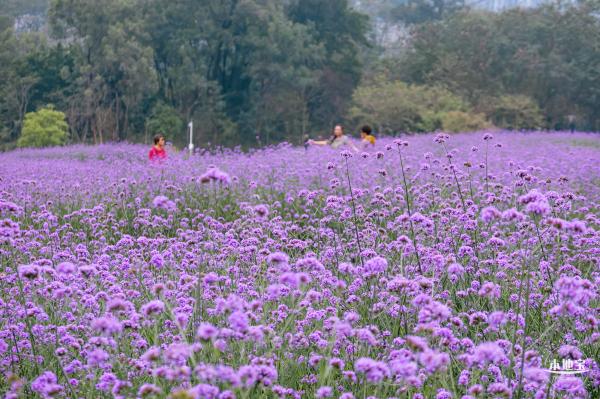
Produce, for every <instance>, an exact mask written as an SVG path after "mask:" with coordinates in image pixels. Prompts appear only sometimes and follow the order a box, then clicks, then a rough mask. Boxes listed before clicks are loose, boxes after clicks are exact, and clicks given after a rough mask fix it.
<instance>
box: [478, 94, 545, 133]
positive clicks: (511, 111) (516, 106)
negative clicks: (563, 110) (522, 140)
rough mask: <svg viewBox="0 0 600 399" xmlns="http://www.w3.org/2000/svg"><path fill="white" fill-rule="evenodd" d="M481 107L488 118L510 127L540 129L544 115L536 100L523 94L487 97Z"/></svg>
mask: <svg viewBox="0 0 600 399" xmlns="http://www.w3.org/2000/svg"><path fill="white" fill-rule="evenodd" d="M485 102H486V104H485V105H484V106H483V107H481V108H482V109H483V110H484V112H485V113H486V114H487V117H488V119H489V120H490V121H491V122H492V123H493V124H494V125H496V126H498V127H501V128H504V129H510V130H521V129H538V128H540V127H541V126H542V125H543V116H542V111H541V110H540V107H539V106H538V105H537V103H536V102H535V100H533V99H532V98H530V97H527V96H523V95H506V96H501V97H498V98H492V99H487V100H486V101H485Z"/></svg>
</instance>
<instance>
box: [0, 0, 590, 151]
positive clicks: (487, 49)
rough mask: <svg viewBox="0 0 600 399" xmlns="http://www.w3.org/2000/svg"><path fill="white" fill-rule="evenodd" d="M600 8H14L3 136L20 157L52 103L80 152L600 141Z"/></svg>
mask: <svg viewBox="0 0 600 399" xmlns="http://www.w3.org/2000/svg"><path fill="white" fill-rule="evenodd" d="M470 4H471V5H472V4H473V3H470ZM598 11H599V7H598V2H597V1H585V2H569V3H557V4H552V3H551V4H546V5H541V6H539V7H536V8H515V9H508V10H505V11H502V12H490V11H486V10H482V9H479V8H473V7H469V6H468V4H466V3H465V2H464V1H462V0H435V1H429V0H371V1H358V0H355V1H348V0H284V1H281V0H245V1H241V0H223V1H219V2H198V1H195V0H180V1H176V2H174V1H169V0H150V1H148V0H100V1H98V0H0V14H2V15H1V16H0V74H1V76H2V77H3V79H2V80H1V81H0V139H1V141H2V148H3V149H9V148H13V147H14V146H16V145H17V143H18V140H19V137H22V135H23V134H24V132H23V129H24V119H25V115H26V114H28V113H30V112H35V111H37V110H40V109H44V107H46V106H48V105H52V106H53V107H54V109H55V110H56V111H60V112H63V113H64V115H65V118H66V121H67V122H68V127H69V129H68V137H67V139H66V140H67V141H68V142H87V143H102V142H107V141H120V140H128V141H137V142H146V143H149V141H150V138H151V137H152V135H153V134H155V133H156V132H157V131H161V132H163V133H165V134H166V135H167V136H168V139H169V140H171V141H173V142H175V143H176V144H177V145H178V146H183V145H184V144H185V140H186V137H187V131H186V129H187V122H188V121H189V120H192V119H193V120H194V126H195V141H196V145H197V146H206V145H208V143H210V144H211V145H238V144H241V145H244V146H253V145H259V144H263V145H264V144H272V143H276V142H280V141H283V140H287V141H290V142H293V143H300V142H301V140H302V137H303V135H304V134H310V135H311V136H313V137H315V136H324V135H326V134H328V131H329V129H330V128H331V126H332V125H333V124H334V123H338V122H343V123H346V124H347V125H349V127H350V128H354V127H356V126H358V125H360V124H362V123H371V124H373V125H374V126H375V127H376V128H377V131H378V132H379V133H385V134H397V133H400V132H424V131H431V130H437V129H443V130H448V131H461V130H475V129H480V128H484V127H490V126H492V125H493V126H497V127H500V128H507V129H566V128H568V127H569V124H570V123H571V122H572V121H573V120H575V121H576V122H575V123H576V125H577V128H579V129H589V130H598V129H600V68H598V65H600V48H599V47H600V19H599V18H598ZM367 14H369V15H367ZM390 32H393V33H394V34H393V35H391V34H390ZM384 36H385V40H384V39H382V37H384ZM570 121H571V122H570ZM22 142H23V141H21V143H22Z"/></svg>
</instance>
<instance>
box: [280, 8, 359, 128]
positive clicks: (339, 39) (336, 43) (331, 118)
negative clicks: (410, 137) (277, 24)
mask: <svg viewBox="0 0 600 399" xmlns="http://www.w3.org/2000/svg"><path fill="white" fill-rule="evenodd" d="M287 12H288V15H289V16H290V18H291V19H292V20H293V21H295V22H298V23H301V24H303V25H306V26H308V27H309V32H310V34H311V35H312V36H313V37H314V38H315V40H316V41H317V42H318V43H322V45H323V47H324V50H325V59H324V61H323V65H322V69H321V73H320V77H319V82H318V85H317V87H315V94H314V95H313V96H312V98H311V99H310V100H311V101H310V103H309V107H310V112H311V117H312V121H313V123H314V125H315V127H318V128H321V129H323V128H328V127H331V125H332V124H333V123H335V122H336V121H340V119H341V118H342V117H343V116H344V115H345V113H346V111H347V109H348V106H349V104H350V100H351V97H352V92H353V91H354V89H355V88H356V86H357V85H358V83H359V81H360V77H361V73H362V68H363V64H364V62H363V60H362V59H361V48H362V47H363V46H367V45H368V41H367V38H366V37H367V33H368V27H369V26H368V23H369V20H368V17H367V16H366V15H364V14H361V13H359V12H357V11H355V10H353V9H351V8H350V6H349V4H348V1H347V0H294V1H291V2H290V4H289V5H288V11H287Z"/></svg>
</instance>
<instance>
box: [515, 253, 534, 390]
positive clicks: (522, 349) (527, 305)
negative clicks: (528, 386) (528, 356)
mask: <svg viewBox="0 0 600 399" xmlns="http://www.w3.org/2000/svg"><path fill="white" fill-rule="evenodd" d="M526 272H527V283H526V284H527V287H526V290H525V314H524V315H523V318H524V320H525V326H524V327H523V345H522V347H521V368H520V371H519V383H518V385H517V394H516V395H515V398H520V397H521V389H522V387H523V369H524V368H525V346H526V340H527V316H528V314H529V290H530V284H529V280H530V277H531V276H530V273H529V265H527V269H526Z"/></svg>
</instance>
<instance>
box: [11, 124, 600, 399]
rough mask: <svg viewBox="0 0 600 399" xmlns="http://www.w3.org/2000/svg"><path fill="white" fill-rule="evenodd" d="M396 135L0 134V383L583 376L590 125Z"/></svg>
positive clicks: (116, 391) (380, 382)
mask: <svg viewBox="0 0 600 399" xmlns="http://www.w3.org/2000/svg"><path fill="white" fill-rule="evenodd" d="M407 140H408V142H405V141H396V142H393V141H392V140H391V139H382V140H379V141H378V143H377V145H376V147H374V148H372V150H371V151H369V152H365V153H364V154H360V155H358V154H357V155H354V156H352V155H351V154H350V153H348V152H342V153H341V154H340V153H339V152H338V151H335V150H330V149H327V148H309V149H308V150H307V151H305V150H304V149H303V148H301V147H300V148H299V147H290V146H287V145H286V146H284V145H281V146H279V147H275V148H273V147H271V148H265V149H261V150H253V151H251V152H250V153H249V154H248V153H241V152H239V151H231V150H228V151H225V152H223V153H215V154H210V153H207V152H206V151H204V152H203V153H202V155H198V156H194V157H187V156H186V155H183V154H176V153H169V159H168V160H167V161H166V162H164V163H159V164H148V161H147V160H146V157H145V154H146V151H147V147H145V146H141V145H127V144H118V145H98V146H71V147H64V148H52V149H43V150H33V149H28V150H16V151H12V152H9V153H3V154H0V168H1V169H2V171H3V173H2V175H1V176H0V265H1V266H0V395H3V396H4V395H6V396H5V397H6V398H17V397H19V398H21V397H22V398H148V399H150V398H155V399H158V398H167V397H168V398H170V399H232V398H248V399H249V398H268V399H277V398H280V399H283V398H286V399H290V398H319V399H320V398H336V399H337V398H341V399H353V398H360V399H366V398H381V399H383V398H409V399H424V398H428V399H429V398H435V399H449V398H456V399H459V398H462V399H477V398H479V399H484V398H515V399H516V398H519V399H523V398H528V399H530V398H536V399H550V398H563V399H594V398H598V397H599V396H600V366H599V364H598V359H600V344H599V343H600V319H599V316H600V315H599V314H598V308H599V306H600V296H599V295H600V293H599V291H598V287H599V286H600V253H599V248H600V207H599V205H600V202H599V201H600V184H599V180H598V178H599V176H600V170H599V167H600V151H598V148H600V140H599V139H598V137H595V136H593V135H591V134H587V135H586V134H577V133H576V134H549V133H529V134H524V133H503V134H500V133H498V134H495V135H494V137H492V135H490V134H489V133H485V132H482V133H472V134H457V135H453V136H452V137H451V138H450V139H449V138H448V136H447V135H438V136H436V137H434V136H433V135H419V136H412V137H408V138H407ZM553 361H555V362H556V364H557V365H559V367H565V368H569V369H571V370H572V371H574V372H577V374H573V375H555V374H551V373H550V372H549V368H550V367H551V365H552V362H553ZM569 362H570V363H569ZM568 364H570V366H568Z"/></svg>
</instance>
